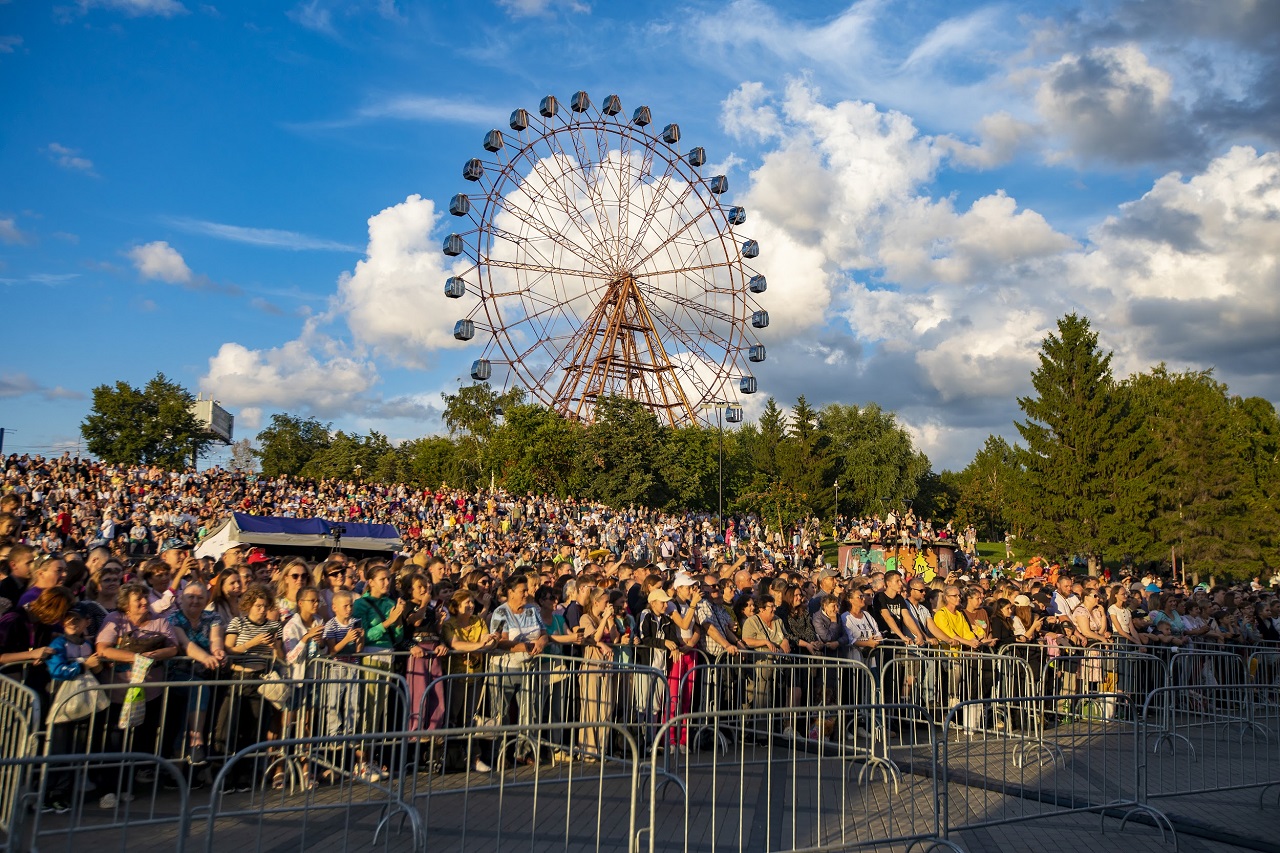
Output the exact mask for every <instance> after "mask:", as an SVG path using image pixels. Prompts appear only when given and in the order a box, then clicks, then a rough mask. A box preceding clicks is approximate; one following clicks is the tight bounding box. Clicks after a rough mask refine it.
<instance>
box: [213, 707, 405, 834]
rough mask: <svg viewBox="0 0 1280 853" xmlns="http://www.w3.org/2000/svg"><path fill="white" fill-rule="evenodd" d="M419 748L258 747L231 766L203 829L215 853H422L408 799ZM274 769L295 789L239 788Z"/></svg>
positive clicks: (366, 744)
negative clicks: (287, 773)
mask: <svg viewBox="0 0 1280 853" xmlns="http://www.w3.org/2000/svg"><path fill="white" fill-rule="evenodd" d="M416 754H417V745H416V744H415V743H414V741H413V738H412V735H411V733H408V732H403V731H400V732H376V733H369V734H352V735H340V736H336V737H317V738H295V739H288V740H274V741H269V742H266V743H259V744H254V745H252V746H250V747H247V748H246V749H242V750H240V751H239V752H237V753H236V754H235V755H233V756H231V757H230V758H228V760H227V761H226V763H225V764H224V765H223V767H222V768H221V770H219V772H218V775H217V776H216V777H215V778H214V781H213V786H212V792H211V795H210V799H209V804H208V807H207V810H206V811H207V814H205V815H204V816H203V820H202V821H200V822H199V823H198V824H197V826H200V825H202V826H203V829H204V839H203V841H204V849H205V850H206V851H208V853H216V851H221V850H228V849H235V850H238V851H249V850H253V851H264V850H276V849H280V847H281V846H282V843H283V846H286V847H288V848H290V849H297V850H305V849H309V848H312V847H316V846H324V848H325V849H334V850H353V849H362V850H363V849H368V848H369V847H370V846H371V844H372V845H373V846H377V845H378V844H379V842H381V846H382V848H383V849H385V850H391V849H397V850H399V849H405V850H414V851H420V850H423V849H425V847H426V835H425V833H424V830H423V825H422V821H421V820H420V818H419V815H418V813H417V811H416V810H415V809H414V808H413V806H412V804H411V802H410V801H409V799H408V798H407V797H406V794H405V791H406V789H411V787H412V784H413V776H414V774H415V772H416V770H415V766H416V765H415V758H416ZM272 767H280V768H282V769H283V768H290V769H291V771H292V773H293V774H294V775H295V776H296V777H297V781H296V784H291V785H288V786H286V787H284V788H273V789H254V790H252V791H248V792H246V791H245V789H244V788H243V787H242V784H241V782H240V781H238V780H241V779H244V778H249V777H254V776H260V775H262V774H263V772H264V770H265V771H266V772H269V769H270V768H272Z"/></svg>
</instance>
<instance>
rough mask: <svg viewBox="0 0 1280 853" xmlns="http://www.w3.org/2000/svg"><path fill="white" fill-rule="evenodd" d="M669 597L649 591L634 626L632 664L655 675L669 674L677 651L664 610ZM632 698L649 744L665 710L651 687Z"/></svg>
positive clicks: (658, 693) (658, 692) (677, 633)
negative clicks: (645, 724) (633, 655)
mask: <svg viewBox="0 0 1280 853" xmlns="http://www.w3.org/2000/svg"><path fill="white" fill-rule="evenodd" d="M670 604H671V596H670V595H668V594H667V591H666V590H664V589H663V588H662V587H661V586H654V587H653V588H652V589H651V590H649V596H648V605H649V606H648V607H646V608H645V609H644V610H643V611H641V613H640V621H639V624H637V625H636V663H637V664H639V665H640V666H650V667H653V668H654V669H656V670H658V671H659V672H666V673H669V672H670V661H671V658H672V656H673V655H675V654H677V653H678V652H679V651H680V629H679V628H677V627H676V623H675V622H673V621H671V617H670V616H669V615H668V614H667V607H668V606H669V605H670ZM637 693H638V694H639V695H638V696H637V697H636V705H637V706H638V709H639V712H640V715H641V717H642V718H643V719H644V721H645V722H646V723H648V724H649V728H648V731H647V733H646V735H645V739H646V741H648V742H650V743H651V742H652V740H653V737H654V733H655V732H656V730H657V724H658V722H659V721H660V720H663V719H666V711H667V708H666V707H664V703H663V701H662V695H661V694H662V691H661V690H658V689H657V685H654V687H653V689H650V690H640V689H638V690H637Z"/></svg>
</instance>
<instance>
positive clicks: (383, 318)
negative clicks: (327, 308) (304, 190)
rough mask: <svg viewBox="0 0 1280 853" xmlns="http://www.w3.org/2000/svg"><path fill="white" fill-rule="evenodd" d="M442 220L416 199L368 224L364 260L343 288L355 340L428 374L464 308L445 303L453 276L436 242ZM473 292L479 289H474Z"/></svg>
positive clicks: (450, 342)
mask: <svg viewBox="0 0 1280 853" xmlns="http://www.w3.org/2000/svg"><path fill="white" fill-rule="evenodd" d="M439 218H440V217H439V216H438V215H437V214H436V211H435V204H434V203H433V202H432V201H431V200H430V199H424V198H422V197H421V196H418V195H411V196H409V197H408V198H407V199H405V200H404V201H403V202H401V203H399V204H396V205H393V206H391V207H388V208H386V209H385V210H383V211H381V212H380V213H378V214H376V215H375V216H373V217H371V218H370V219H369V245H368V250H367V254H366V256H365V259H364V260H362V261H360V262H358V263H357V264H356V267H355V269H354V270H353V271H352V272H350V273H343V275H342V277H341V278H340V279H339V280H338V296H337V299H338V306H339V310H340V312H341V313H342V315H343V317H344V318H345V319H346V323H347V326H348V328H350V330H351V333H352V335H354V337H355V339H356V340H357V341H358V342H359V343H361V344H362V345H365V346H367V347H369V348H370V349H371V350H373V351H374V352H375V353H377V354H378V355H381V356H383V357H385V358H387V359H389V360H390V361H392V362H394V363H395V364H398V365H401V366H405V367H424V366H426V365H427V364H428V363H429V362H430V360H431V355H432V353H433V352H434V351H436V350H439V349H451V348H455V347H459V346H463V344H462V343H461V342H459V341H456V340H454V338H453V334H452V327H453V324H452V322H451V320H450V318H454V316H455V315H457V316H458V317H461V316H462V313H461V312H462V310H463V309H461V308H460V307H459V302H458V301H455V300H451V299H449V298H448V297H446V296H445V295H444V283H445V280H446V279H447V278H448V277H449V276H450V275H452V274H453V273H454V272H455V271H461V267H460V266H459V267H458V268H456V269H455V268H453V267H450V266H449V265H447V264H446V261H447V260H448V259H447V258H446V257H445V255H444V254H443V253H442V252H441V251H440V244H439V242H438V241H437V240H436V239H434V238H433V237H432V232H433V231H434V229H435V228H436V226H437V223H438V220H439ZM473 284H474V282H473Z"/></svg>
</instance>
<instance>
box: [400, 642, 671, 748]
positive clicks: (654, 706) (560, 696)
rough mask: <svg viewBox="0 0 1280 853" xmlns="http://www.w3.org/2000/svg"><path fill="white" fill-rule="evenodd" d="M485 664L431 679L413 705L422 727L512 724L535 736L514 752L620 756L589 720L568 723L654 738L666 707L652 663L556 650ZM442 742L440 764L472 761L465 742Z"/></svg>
mask: <svg viewBox="0 0 1280 853" xmlns="http://www.w3.org/2000/svg"><path fill="white" fill-rule="evenodd" d="M484 663H485V664H486V665H487V666H488V667H490V668H489V669H488V670H487V671H476V672H464V673H453V674H450V675H445V676H442V677H439V678H436V679H434V680H432V681H431V682H430V683H429V684H428V685H427V686H426V689H425V690H424V691H423V694H422V696H421V699H420V703H419V706H418V708H417V711H416V715H415V719H416V720H418V721H419V722H420V726H419V728H421V729H423V730H425V731H427V732H428V733H429V734H431V735H434V734H435V732H436V731H437V730H439V729H444V728H452V729H467V728H469V727H476V726H480V727H493V726H500V725H517V726H522V727H524V729H525V731H527V732H528V733H529V734H530V736H531V737H532V736H535V735H536V737H537V739H536V740H531V741H529V742H527V743H523V744H522V745H521V748H520V749H519V750H518V755H516V756H514V757H516V758H519V757H523V756H524V755H526V754H528V753H530V752H532V751H533V750H535V749H539V748H543V747H546V748H549V749H551V750H553V751H554V752H556V753H561V754H562V757H569V756H570V755H572V756H576V757H588V756H589V757H593V758H610V757H617V756H616V755H614V751H613V743H612V742H611V740H610V739H608V738H604V739H601V740H597V739H596V737H595V730H594V729H593V728H592V727H591V726H590V725H588V726H586V727H585V728H583V729H581V730H575V729H573V728H572V727H570V726H569V725H566V724H571V723H577V722H581V723H587V724H591V723H597V722H599V723H613V724H616V725H618V726H620V727H622V728H624V729H625V730H627V731H628V732H630V733H631V735H632V736H633V737H635V738H636V739H637V740H642V739H645V738H649V739H652V737H653V732H654V731H655V730H656V727H657V726H658V725H659V724H660V723H661V721H662V719H663V716H664V714H666V713H668V699H667V696H668V694H667V675H666V674H665V673H663V672H662V671H660V670H658V669H655V668H653V667H647V666H639V665H637V664H634V663H629V662H627V661H625V660H616V659H615V660H601V659H583V658H575V657H562V656H557V655H537V656H533V657H527V656H523V655H521V656H520V657H519V658H514V657H511V658H507V657H504V656H500V655H495V656H490V657H488V658H487V659H486V660H485V661H484ZM504 665H505V666H506V668H497V667H503V666H504ZM545 724H551V726H550V727H548V726H547V725H545ZM441 740H442V743H441V746H442V748H441V750H439V751H438V754H437V756H436V766H437V769H440V770H447V769H454V770H460V769H463V768H464V767H472V766H474V758H473V757H472V756H470V755H468V754H467V750H466V748H465V744H461V743H456V742H454V740H452V739H450V738H443V739H441ZM505 757H506V756H505V755H500V756H499V758H500V759H505Z"/></svg>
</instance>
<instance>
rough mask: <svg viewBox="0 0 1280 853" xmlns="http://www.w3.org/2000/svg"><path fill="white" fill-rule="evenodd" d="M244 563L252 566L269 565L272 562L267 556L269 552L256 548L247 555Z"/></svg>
mask: <svg viewBox="0 0 1280 853" xmlns="http://www.w3.org/2000/svg"><path fill="white" fill-rule="evenodd" d="M244 561H245V562H246V563H248V564H249V565H251V566H252V565H254V564H255V563H269V562H271V558H270V557H269V556H267V552H266V551H264V550H263V549H261V548H254V549H253V550H252V551H250V552H249V553H248V554H246V555H245V558H244Z"/></svg>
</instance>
